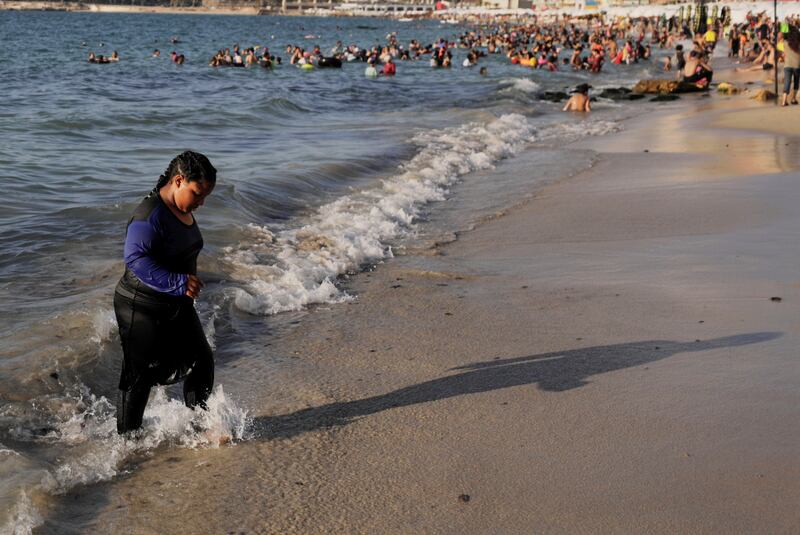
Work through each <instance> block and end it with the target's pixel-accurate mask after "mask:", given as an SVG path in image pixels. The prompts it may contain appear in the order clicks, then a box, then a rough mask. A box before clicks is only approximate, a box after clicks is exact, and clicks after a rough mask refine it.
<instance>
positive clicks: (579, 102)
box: [561, 84, 592, 111]
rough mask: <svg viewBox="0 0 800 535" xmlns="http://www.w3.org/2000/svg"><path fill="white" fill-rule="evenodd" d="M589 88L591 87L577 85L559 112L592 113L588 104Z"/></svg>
mask: <svg viewBox="0 0 800 535" xmlns="http://www.w3.org/2000/svg"><path fill="white" fill-rule="evenodd" d="M591 88H592V86H590V85H589V84H580V85H578V86H577V87H576V88H575V89H574V90H573V92H572V93H573V94H572V96H571V97H569V100H568V101H567V103H566V104H565V105H564V109H563V110H561V111H592V107H591V105H590V104H589V89H591Z"/></svg>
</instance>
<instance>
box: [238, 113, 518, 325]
mask: <svg viewBox="0 0 800 535" xmlns="http://www.w3.org/2000/svg"><path fill="white" fill-rule="evenodd" d="M531 135H532V130H531V127H530V126H529V124H528V121H527V119H526V118H525V117H523V116H522V115H518V114H508V115H503V116H501V117H499V118H497V119H495V120H493V121H491V122H489V123H488V124H476V123H471V124H467V125H463V126H460V127H455V128H447V129H443V130H436V131H431V132H423V133H420V134H418V135H416V136H415V137H414V139H413V142H414V143H415V144H416V145H418V146H419V147H420V151H419V152H418V153H417V155H416V156H415V157H414V158H412V159H411V161H409V162H408V163H407V164H405V165H403V166H401V168H400V173H398V174H397V175H395V176H392V177H389V178H387V179H385V180H384V181H383V182H382V184H381V186H380V187H378V188H374V189H368V190H362V191H359V192H356V193H353V194H350V195H346V196H344V197H342V198H339V199H337V200H336V201H334V202H331V203H329V204H326V205H324V206H322V207H321V208H320V209H319V210H318V211H317V212H316V213H315V214H313V215H312V216H311V217H310V221H309V222H308V223H307V224H306V225H304V226H303V227H301V228H298V229H287V230H282V231H278V232H276V233H274V234H273V233H271V232H269V230H267V229H264V230H263V232H262V233H261V236H260V238H256V239H255V240H254V241H249V242H247V243H241V244H239V245H238V246H237V247H235V248H229V249H228V250H226V260H227V262H229V264H230V265H231V267H232V273H233V276H234V278H235V279H237V280H238V281H239V282H241V283H243V285H242V288H240V289H238V290H237V291H236V296H235V303H236V306H237V307H239V308H240V309H242V310H244V311H247V312H250V313H253V314H275V313H278V312H284V311H289V310H299V309H301V308H303V307H304V306H306V305H308V304H312V303H325V302H328V303H330V302H337V301H341V300H345V299H347V298H348V297H347V295H345V294H344V293H342V292H341V291H340V290H339V289H338V288H337V287H336V285H335V284H334V280H335V279H336V277H338V276H340V275H342V274H345V273H347V272H349V271H352V270H355V269H358V267H359V266H361V265H363V264H366V263H373V262H377V261H380V260H383V259H386V258H389V257H391V256H392V249H391V245H390V243H391V242H392V241H393V240H396V239H398V238H400V237H402V236H403V235H405V234H406V233H407V232H409V231H411V230H412V229H413V224H414V221H415V220H416V218H417V217H418V215H419V212H420V209H421V208H422V207H423V206H424V205H425V204H427V203H429V202H433V201H441V200H443V199H444V198H445V195H446V193H447V188H448V187H449V186H450V185H452V184H453V183H455V182H456V181H457V180H458V179H459V177H461V176H463V175H464V174H466V173H469V172H472V171H477V170H480V169H487V168H490V167H491V166H492V165H493V164H494V162H496V161H498V160H500V159H502V158H506V157H508V156H510V155H512V154H513V153H514V152H515V151H516V150H517V149H518V148H519V147H520V146H521V144H522V143H523V142H525V141H527V140H529V139H530V137H531Z"/></svg>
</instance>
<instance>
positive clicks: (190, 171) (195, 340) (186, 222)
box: [114, 151, 217, 434]
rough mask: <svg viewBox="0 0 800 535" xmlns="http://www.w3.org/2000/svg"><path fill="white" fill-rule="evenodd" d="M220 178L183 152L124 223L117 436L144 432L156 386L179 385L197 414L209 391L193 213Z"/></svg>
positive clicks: (210, 363) (210, 360) (117, 299)
mask: <svg viewBox="0 0 800 535" xmlns="http://www.w3.org/2000/svg"><path fill="white" fill-rule="evenodd" d="M216 179H217V170H216V169H214V167H213V166H212V165H211V162H209V161H208V158H206V157H205V156H203V155H202V154H199V153H197V152H191V151H186V152H184V153H182V154H179V155H178V156H177V157H176V158H175V159H174V160H172V161H171V162H170V164H169V167H167V170H166V171H165V172H164V174H163V175H161V177H160V178H159V179H158V184H156V187H155V189H153V191H151V192H150V194H149V195H148V196H147V197H145V198H144V200H143V201H142V202H141V204H139V206H138V207H137V208H136V210H135V211H134V212H133V216H132V217H131V219H130V221H129V222H128V229H127V234H126V236H125V273H124V274H123V276H122V279H120V281H119V283H118V284H117V287H116V290H115V292H114V312H115V313H116V316H117V324H118V325H119V335H120V339H121V341H122V352H123V362H122V377H121V378H120V382H119V389H120V395H119V397H118V399H117V431H118V432H119V433H120V434H121V433H125V432H126V431H130V430H133V429H138V428H139V427H141V425H142V415H143V414H144V409H145V406H146V405H147V398H148V397H149V395H150V389H151V388H152V387H153V386H155V385H168V384H173V383H176V382H178V381H181V380H183V381H184V383H183V396H184V401H185V403H186V406H187V407H195V406H198V405H199V406H200V407H202V408H205V402H206V400H207V399H208V396H209V395H210V394H211V387H212V386H213V384H214V357H213V354H212V352H211V347H210V346H209V345H208V341H207V340H206V336H205V333H204V332H203V328H202V326H201V325H200V320H199V318H198V317H197V312H196V311H195V309H194V299H196V298H197V297H198V295H199V294H200V289H201V288H202V287H203V283H202V281H201V280H200V279H199V278H198V277H197V256H198V255H199V254H200V250H201V249H202V248H203V236H202V235H201V234H200V229H199V228H198V227H197V222H196V221H195V219H194V217H193V216H192V211H194V210H195V209H197V208H199V207H200V206H202V205H203V202H204V201H205V199H206V197H208V196H209V195H210V194H211V192H212V191H213V190H214V184H215V183H216Z"/></svg>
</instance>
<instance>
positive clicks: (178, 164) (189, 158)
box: [156, 150, 217, 190]
mask: <svg viewBox="0 0 800 535" xmlns="http://www.w3.org/2000/svg"><path fill="white" fill-rule="evenodd" d="M176 175H181V176H182V177H184V178H185V179H186V180H187V181H188V182H195V181H198V180H202V181H204V182H206V183H207V184H209V185H212V186H213V185H214V184H216V183H217V170H216V169H215V168H214V166H213V165H211V162H210V161H209V160H208V158H206V157H205V156H204V155H202V154H200V153H199V152H193V151H190V150H187V151H185V152H182V153H180V154H178V155H177V156H176V157H175V158H173V159H172V161H171V162H169V165H168V166H167V169H166V171H164V174H163V175H161V176H160V177H158V183H157V184H156V190H160V189H161V188H163V187H164V186H166V185H167V183H168V182H169V181H170V180H172V177H174V176H176Z"/></svg>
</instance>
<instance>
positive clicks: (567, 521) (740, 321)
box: [41, 95, 800, 533]
mask: <svg viewBox="0 0 800 535" xmlns="http://www.w3.org/2000/svg"><path fill="white" fill-rule="evenodd" d="M746 99H747V97H746V96H743V95H740V96H737V97H721V96H717V95H712V97H711V98H710V99H702V98H700V97H688V98H685V99H683V102H679V103H675V104H670V105H668V107H665V109H663V110H661V111H658V112H656V113H654V115H653V116H652V117H651V118H649V119H648V121H647V122H642V121H639V122H634V121H633V120H630V121H628V122H627V128H626V129H625V130H623V131H622V132H620V133H615V134H610V135H607V136H603V137H600V138H592V139H587V140H583V141H581V142H579V143H576V144H575V146H576V148H583V149H591V150H594V151H597V153H598V160H597V162H596V163H595V164H594V165H593V166H592V168H591V169H589V170H587V171H584V172H582V173H579V174H578V175H576V176H573V177H569V178H565V179H563V180H559V181H556V182H555V183H553V184H550V185H548V186H545V187H544V188H542V189H540V190H538V191H537V192H536V193H535V194H534V196H533V198H532V199H530V200H528V201H526V202H523V203H521V204H518V205H517V206H515V207H513V208H511V209H509V210H507V211H505V212H504V213H503V215H501V216H499V217H497V218H491V219H487V220H485V221H483V222H482V223H481V224H479V225H478V226H476V228H474V229H473V230H470V231H467V232H464V233H460V234H459V237H458V239H457V240H455V241H453V242H450V243H447V244H442V245H436V246H434V247H432V249H431V251H430V252H429V253H426V254H407V255H404V256H398V257H396V258H395V259H393V260H391V261H389V262H387V263H385V264H382V265H381V266H379V268H378V269H377V270H376V271H373V272H366V273H362V274H359V275H357V276H356V277H354V278H353V279H352V280H351V282H350V284H349V287H350V289H351V290H352V291H353V293H354V294H355V295H357V296H358V298H357V300H356V301H354V302H352V303H348V304H342V305H337V306H331V307H322V306H321V307H317V308H315V310H314V311H313V314H314V321H313V323H312V322H309V324H308V325H307V326H305V328H303V329H298V330H297V331H294V332H292V333H289V334H288V335H286V336H285V337H283V338H281V339H280V340H277V341H276V342H279V343H276V344H273V347H271V348H268V349H266V350H265V351H269V352H270V353H272V354H277V355H278V356H280V357H281V358H284V359H286V360H287V361H291V362H292V367H291V368H292V369H291V370H277V371H276V372H275V375H274V376H272V377H270V391H269V392H264V393H263V394H262V402H261V405H260V407H259V408H258V410H257V414H256V418H255V425H254V429H253V432H254V434H255V436H254V437H253V438H252V439H250V440H248V441H245V442H242V443H239V444H237V445H235V446H234V447H223V448H220V449H218V450H174V449H173V450H169V451H162V452H159V453H157V454H155V455H154V456H153V457H152V458H149V459H146V460H144V461H143V462H142V464H141V465H140V466H139V467H138V468H137V470H136V471H135V472H133V473H131V474H129V475H128V476H127V477H126V478H125V479H124V480H122V479H119V480H115V481H111V482H108V483H103V484H99V485H93V486H91V487H83V488H77V489H74V490H72V491H70V492H69V493H68V494H67V496H66V497H65V499H64V500H61V502H62V503H61V504H59V508H60V509H59V510H57V511H56V512H55V514H54V515H53V517H52V518H51V519H49V520H48V523H46V524H45V526H43V527H42V528H41V529H42V530H46V529H52V528H53V526H54V525H53V524H49V522H51V521H52V522H55V523H56V524H55V525H61V526H63V525H65V524H64V523H68V522H69V521H70V519H77V521H79V522H82V524H81V525H82V526H84V527H85V526H92V527H94V528H96V529H103V530H113V529H114V528H119V529H124V527H125V526H132V525H135V526H138V527H139V528H140V531H148V530H149V531H153V532H156V531H159V530H160V531H161V532H170V533H183V532H186V533H188V532H196V531H197V530H198V529H201V530H206V531H208V530H211V531H215V532H216V531H219V532H229V531H233V530H241V531H259V532H266V533H311V532H327V533H408V532H426V533H433V532H435V533H464V532H467V533H472V532H503V533H529V532H531V531H536V532H548V533H572V532H576V531H587V532H596V531H604V532H613V531H626V532H630V531H642V532H649V533H674V532H698V533H707V532H708V533H710V532H719V531H735V532H746V531H754V530H755V531H769V532H772V533H783V532H785V533H789V532H791V529H792V527H793V526H796V525H797V522H798V521H800V517H798V513H797V512H796V510H795V508H794V507H793V504H794V503H796V501H797V499H798V498H800V486H798V484H797V478H796V476H797V475H798V470H800V467H798V466H797V463H796V453H797V449H796V446H795V444H797V443H798V438H800V437H798V436H797V434H798V433H797V430H795V429H791V428H788V429H787V428H786V426H785V425H782V424H781V422H785V421H793V420H795V419H796V418H797V416H798V409H797V406H798V404H797V403H796V401H797V399H796V398H797V396H796V394H795V393H794V390H795V389H794V385H795V384H796V381H797V380H798V379H800V377H798V370H797V367H796V366H795V365H794V357H795V353H796V351H795V349H794V348H795V347H796V343H797V338H798V336H800V333H798V331H797V328H796V326H795V325H794V323H793V321H792V319H793V318H795V317H797V312H798V308H797V307H798V305H797V303H798V302H800V284H799V283H797V275H796V269H795V268H794V267H793V266H796V260H797V253H796V247H793V245H792V243H793V242H792V238H793V236H794V234H793V232H792V229H795V228H797V227H796V224H797V222H798V221H800V209H798V206H799V205H798V203H797V202H796V197H797V196H798V192H797V188H796V186H795V185H794V184H793V182H794V181H793V177H792V176H791V175H790V174H789V173H791V172H796V170H797V169H799V168H800V162H798V161H797V159H796V158H795V159H791V158H788V159H787V156H786V154H787V153H790V152H792V151H793V150H794V149H796V148H797V146H798V139H797V137H796V136H786V135H785V133H784V132H782V131H775V130H769V128H767V127H766V126H763V125H757V126H761V127H762V129H764V130H765V131H762V132H761V133H757V132H753V133H750V131H751V130H753V128H752V127H753V125H754V124H756V123H754V122H753V121H752V120H751V119H752V118H751V117H750V116H753V115H754V116H757V115H759V114H761V113H764V112H767V109H766V108H772V106H771V104H767V105H758V104H755V103H752V104H751V105H749V106H748V107H750V108H751V109H749V110H743V111H737V112H733V113H730V110H729V108H730V107H731V103H734V104H738V105H739V106H741V105H742V104H744V103H749V101H747V100H746ZM778 110H780V108H778ZM788 111H789V113H793V114H794V115H792V117H794V116H796V112H797V109H796V108H795V109H793V110H788ZM784 113H786V111H784ZM737 114H738V115H740V116H745V117H746V118H747V120H744V119H743V120H742V121H739V122H737V121H735V120H734V119H730V121H729V122H724V121H723V122H724V124H723V125H722V126H717V125H718V124H720V121H721V119H720V117H722V116H723V115H724V116H726V117H734V116H736V115H737ZM740 118H741V117H740ZM689 132H691V135H689V134H688V133H689ZM787 144H788V145H787ZM781 147H787V148H781ZM774 296H780V297H781V299H782V301H781V302H775V301H772V300H771V299H770V298H771V297H774ZM342 307H348V309H347V310H346V311H343V310H342ZM342 312H344V313H342ZM275 346H277V347H275ZM198 480H200V481H202V484H201V485H198V484H197V483H198ZM196 487H197V488H196ZM130 489H138V490H139V491H141V492H139V493H137V494H135V499H132V498H131V496H130ZM198 508H199V509H200V510H204V511H206V512H207V513H206V514H204V515H175V514H167V513H168V512H169V511H173V512H174V510H175V509H178V510H186V511H190V510H197V509H198ZM134 519H136V520H134ZM67 525H68V524H67Z"/></svg>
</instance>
